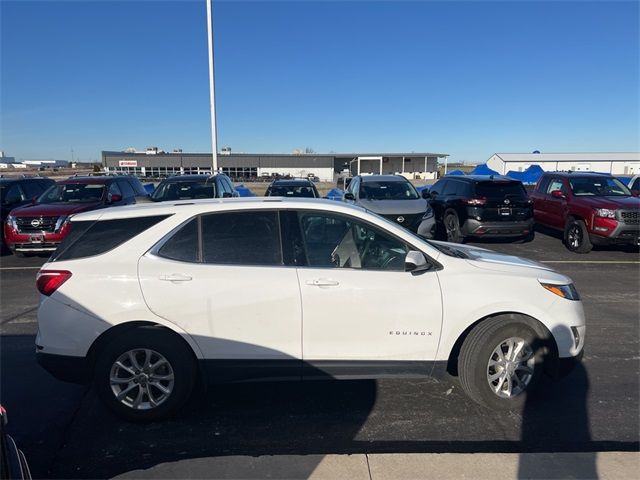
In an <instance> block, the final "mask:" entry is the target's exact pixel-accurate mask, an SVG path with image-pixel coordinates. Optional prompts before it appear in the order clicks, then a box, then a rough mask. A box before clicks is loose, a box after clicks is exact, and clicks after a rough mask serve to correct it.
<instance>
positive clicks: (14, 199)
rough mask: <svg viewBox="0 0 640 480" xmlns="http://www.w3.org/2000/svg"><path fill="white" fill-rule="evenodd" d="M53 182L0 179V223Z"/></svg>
mask: <svg viewBox="0 0 640 480" xmlns="http://www.w3.org/2000/svg"><path fill="white" fill-rule="evenodd" d="M54 183H56V182H54V181H53V180H51V179H50V178H43V177H8V178H0V204H1V209H2V210H1V220H2V223H4V221H5V220H6V219H7V216H8V215H9V212H10V211H11V210H13V209H14V208H17V207H21V206H22V205H26V204H28V203H31V202H32V201H33V199H34V198H37V197H39V196H40V195H42V192H44V191H45V190H46V189H47V188H49V187H50V186H51V185H53V184H54ZM0 231H1V232H2V242H3V243H2V246H4V229H2V228H0Z"/></svg>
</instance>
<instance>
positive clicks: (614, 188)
mask: <svg viewBox="0 0 640 480" xmlns="http://www.w3.org/2000/svg"><path fill="white" fill-rule="evenodd" d="M569 185H571V192H572V193H573V194H574V195H575V196H576V197H583V196H584V197H586V196H590V197H628V196H631V191H630V190H629V189H628V188H627V187H626V186H625V185H624V184H623V183H622V182H621V181H620V180H618V179H617V178H612V177H576V178H572V179H570V180H569Z"/></svg>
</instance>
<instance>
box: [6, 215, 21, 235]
mask: <svg viewBox="0 0 640 480" xmlns="http://www.w3.org/2000/svg"><path fill="white" fill-rule="evenodd" d="M7 223H8V224H9V226H10V227H11V228H13V229H14V230H16V231H17V230H18V224H17V223H16V217H14V216H13V215H9V216H8V217H7Z"/></svg>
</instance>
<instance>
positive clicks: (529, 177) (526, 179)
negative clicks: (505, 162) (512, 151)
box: [507, 165, 544, 185]
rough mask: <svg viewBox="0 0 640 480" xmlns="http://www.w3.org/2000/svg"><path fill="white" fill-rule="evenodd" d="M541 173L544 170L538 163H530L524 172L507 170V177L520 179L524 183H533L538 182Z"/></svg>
mask: <svg viewBox="0 0 640 480" xmlns="http://www.w3.org/2000/svg"><path fill="white" fill-rule="evenodd" d="M543 173H544V170H543V169H542V167H540V165H531V166H529V167H528V168H527V169H526V170H525V171H524V172H516V171H514V170H510V171H508V172H507V177H510V178H513V179H514V180H520V181H521V182H522V183H523V184H524V185H534V184H536V183H538V180H539V179H540V177H541V176H542V174H543Z"/></svg>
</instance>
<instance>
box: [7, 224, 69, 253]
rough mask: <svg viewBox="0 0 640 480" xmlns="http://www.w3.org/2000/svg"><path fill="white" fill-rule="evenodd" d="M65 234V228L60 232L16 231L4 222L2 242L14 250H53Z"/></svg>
mask: <svg viewBox="0 0 640 480" xmlns="http://www.w3.org/2000/svg"><path fill="white" fill-rule="evenodd" d="M66 234H67V230H66V229H62V231H60V232H33V233H20V232H16V231H15V230H14V229H13V228H10V227H9V226H8V225H6V224H5V226H4V242H5V244H6V245H7V247H9V248H10V249H11V250H12V251H14V252H53V251H55V250H56V248H58V245H60V242H62V240H63V239H64V237H65V236H66Z"/></svg>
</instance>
